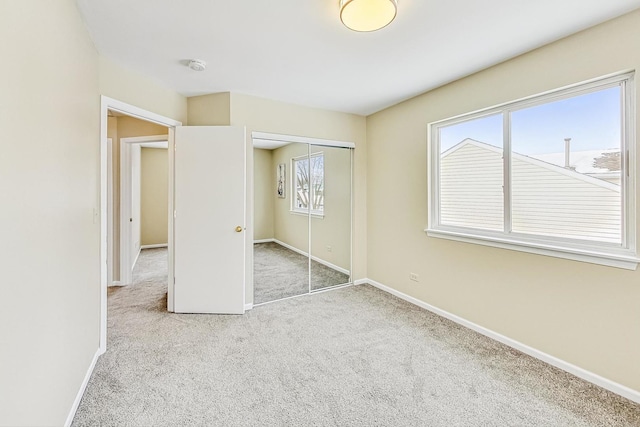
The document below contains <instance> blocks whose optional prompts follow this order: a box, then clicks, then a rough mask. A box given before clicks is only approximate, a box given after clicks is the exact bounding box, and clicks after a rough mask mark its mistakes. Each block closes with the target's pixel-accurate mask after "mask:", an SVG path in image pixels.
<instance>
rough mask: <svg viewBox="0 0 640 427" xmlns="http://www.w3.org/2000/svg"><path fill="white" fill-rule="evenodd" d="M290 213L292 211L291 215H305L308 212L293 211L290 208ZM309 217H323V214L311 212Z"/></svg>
mask: <svg viewBox="0 0 640 427" xmlns="http://www.w3.org/2000/svg"><path fill="white" fill-rule="evenodd" d="M289 212H290V213H292V214H293V215H302V216H307V215H308V214H309V212H308V211H294V210H290V211H289ZM311 217H312V218H320V219H323V218H324V214H317V213H313V212H311Z"/></svg>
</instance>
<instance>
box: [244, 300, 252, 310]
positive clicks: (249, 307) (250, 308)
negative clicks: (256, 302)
mask: <svg viewBox="0 0 640 427" xmlns="http://www.w3.org/2000/svg"><path fill="white" fill-rule="evenodd" d="M244 309H245V311H247V310H252V309H253V303H252V302H250V303H249V304H245V305H244Z"/></svg>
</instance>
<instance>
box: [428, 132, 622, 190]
mask: <svg viewBox="0 0 640 427" xmlns="http://www.w3.org/2000/svg"><path fill="white" fill-rule="evenodd" d="M467 145H473V146H476V147H478V148H482V149H485V150H489V151H493V152H495V153H499V154H500V155H502V148H501V147H496V146H495V145H491V144H487V143H485V142H480V141H476V140H475V139H471V138H466V139H464V140H462V141H460V142H459V143H458V144H456V145H454V146H453V147H451V148H449V149H448V150H447V151H445V152H444V153H442V155H441V156H440V158H441V159H444V158H445V157H448V156H450V155H451V154H453V153H455V152H456V151H458V150H459V149H461V148H463V147H465V146H467ZM605 152H609V151H608V150H604V151H593V152H588V153H600V154H602V153H605ZM611 152H613V151H611ZM578 153H587V152H578ZM552 154H553V155H555V154H556V153H552ZM572 154H573V153H572ZM541 156H542V155H536V157H529V156H526V155H524V154H520V153H516V152H512V153H511V157H512V159H517V160H520V161H523V162H526V163H529V164H533V165H535V166H538V167H541V168H545V169H548V170H552V171H554V172H557V173H560V174H562V175H566V176H570V177H572V178H575V179H578V180H581V181H585V182H588V183H590V184H593V185H597V186H599V187H603V188H607V189H609V190H613V191H617V192H620V186H619V185H617V184H613V183H611V182H608V181H604V180H602V179H600V178H595V177H594V176H592V175H596V174H595V173H593V174H592V173H588V172H584V173H583V172H580V171H578V170H577V169H576V170H573V169H567V168H565V167H562V166H558V165H557V164H554V163H551V162H548V161H545V160H541V159H540V157H541ZM600 157H601V156H600ZM575 158H576V159H580V164H581V167H582V168H583V170H586V169H588V168H587V165H586V163H587V161H586V160H585V159H588V158H589V155H583V156H580V157H578V156H575ZM553 159H554V158H552V160H553ZM591 161H593V158H591ZM562 164H563V165H564V153H562ZM589 170H590V169H589ZM603 172H606V173H609V174H611V173H613V172H614V171H611V170H609V169H607V170H606V171H603ZM596 176H597V175H596Z"/></svg>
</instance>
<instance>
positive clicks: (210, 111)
mask: <svg viewBox="0 0 640 427" xmlns="http://www.w3.org/2000/svg"><path fill="white" fill-rule="evenodd" d="M230 102H231V94H230V93H229V92H221V93H212V94H209V95H202V96H192V97H191V98H188V99H187V107H188V112H189V126H229V123H231V118H230V115H231V109H230Z"/></svg>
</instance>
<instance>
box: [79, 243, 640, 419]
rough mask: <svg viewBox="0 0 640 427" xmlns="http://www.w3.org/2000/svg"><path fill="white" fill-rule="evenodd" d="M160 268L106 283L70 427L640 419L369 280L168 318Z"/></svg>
mask: <svg viewBox="0 0 640 427" xmlns="http://www.w3.org/2000/svg"><path fill="white" fill-rule="evenodd" d="M165 257H166V252H163V251H158V250H154V251H145V252H144V253H143V255H142V258H141V260H140V266H147V267H153V266H160V265H166V263H165ZM139 270H140V269H139ZM165 274H166V271H160V270H158V271H154V272H149V271H146V272H145V271H136V274H135V277H136V279H137V280H138V282H137V283H136V284H135V285H134V286H131V287H129V288H123V289H110V291H109V344H108V351H107V353H106V354H105V355H103V356H102V357H101V358H100V359H99V360H98V364H97V366H96V369H95V372H94V374H93V376H92V378H91V381H90V383H89V386H88V388H87V391H86V393H85V396H84V398H83V400H82V403H81V404H80V408H79V410H78V413H77V415H76V418H75V420H74V423H73V425H74V426H225V427H226V426H639V425H640V406H638V405H635V404H633V403H631V402H629V401H627V400H625V399H623V398H621V397H618V396H616V395H614V394H612V393H609V392H607V391H605V390H603V389H600V388H598V387H596V386H593V385H591V384H589V383H586V382H584V381H582V380H580V379H578V378H576V377H574V376H572V375H569V374H567V373H564V372H562V371H559V370H557V369H555V368H553V367H550V366H548V365H546V364H544V363H542V362H540V361H537V360H535V359H533V358H531V357H528V356H526V355H523V354H522V353H519V352H517V351H514V350H512V349H510V348H508V347H505V346H504V345H502V344H499V343H497V342H495V341H492V340H490V339H488V338H486V337H484V336H481V335H479V334H476V333H474V332H472V331H470V330H468V329H465V328H462V327H460V326H458V325H456V324H454V323H452V322H450V321H448V320H445V319H442V318H440V317H437V316H435V315H433V314H431V313H429V312H426V311H424V310H422V309H420V308H418V307H415V306H413V305H410V304H408V303H406V302H404V301H401V300H399V299H397V298H395V297H393V296H390V295H388V294H386V293H384V292H382V291H379V290H377V289H375V288H373V287H371V286H367V285H362V286H352V287H348V288H341V289H337V290H334V291H331V292H325V293H320V294H315V295H310V296H304V297H300V298H295V299H290V300H285V301H282V302H277V303H274V304H268V305H264V306H260V307H257V308H255V309H253V310H251V311H250V312H248V313H247V314H245V315H244V316H215V315H188V314H182V315H175V314H170V313H167V312H166V311H165V306H166V305H165V304H166V301H165V293H166V289H165V282H164V278H165Z"/></svg>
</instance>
